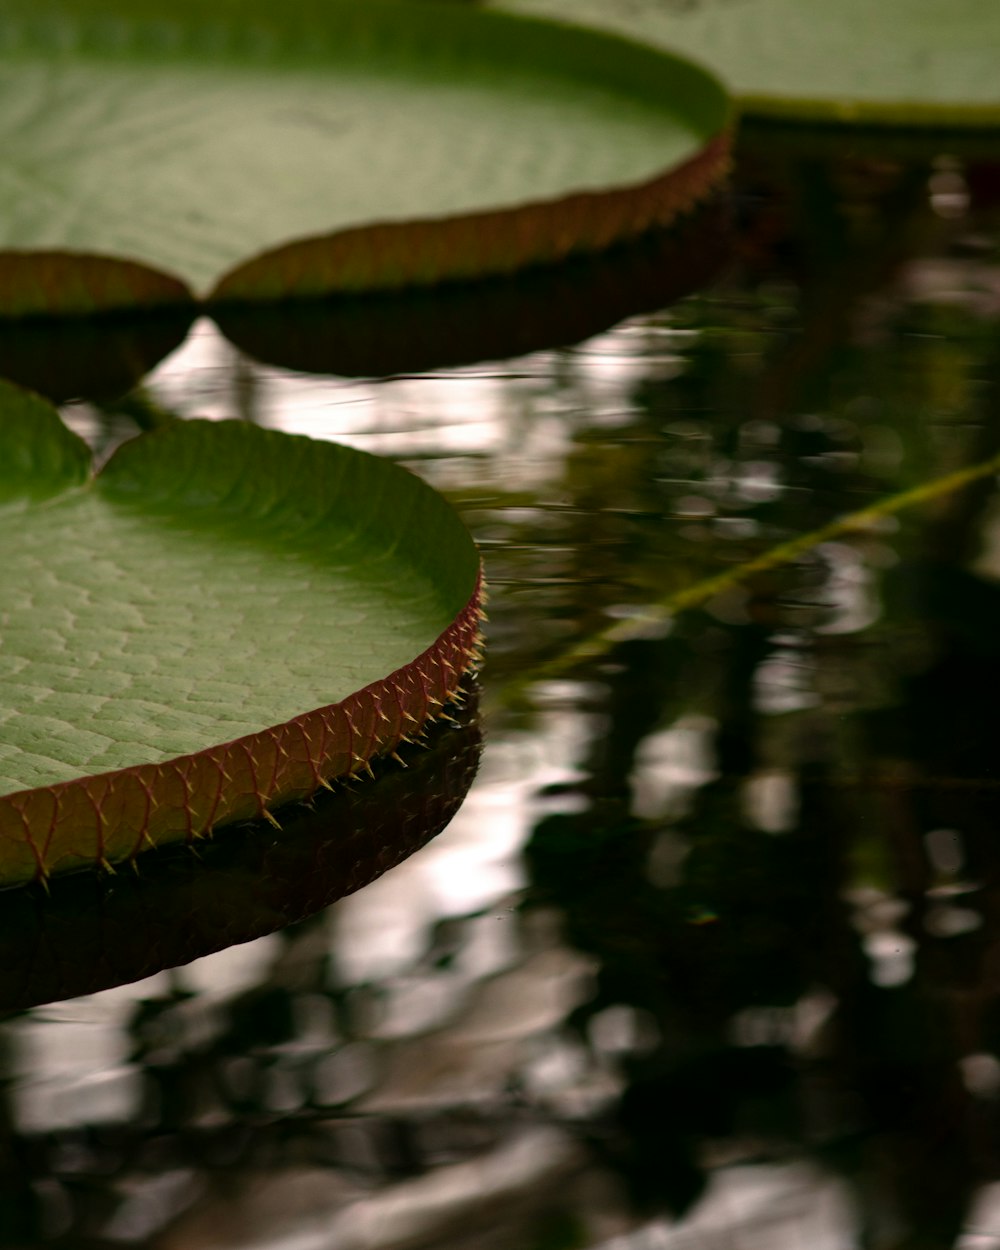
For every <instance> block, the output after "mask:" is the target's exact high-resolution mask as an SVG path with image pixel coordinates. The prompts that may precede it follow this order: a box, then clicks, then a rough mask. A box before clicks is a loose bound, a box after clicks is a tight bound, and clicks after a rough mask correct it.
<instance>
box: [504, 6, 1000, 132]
mask: <svg viewBox="0 0 1000 1250" xmlns="http://www.w3.org/2000/svg"><path fill="white" fill-rule="evenodd" d="M503 7H504V8H506V9H509V10H513V11H516V12H520V13H536V14H541V15H544V16H546V17H555V18H560V19H564V20H566V21H573V22H579V23H581V24H587V25H593V26H595V27H598V28H601V29H604V30H608V31H616V32H618V33H622V34H627V35H631V36H635V37H638V38H640V39H645V40H647V41H648V42H649V43H650V44H652V45H655V46H657V47H663V48H668V49H671V50H674V51H676V52H680V53H683V54H685V55H687V56H691V57H694V58H695V59H697V60H699V61H701V62H702V63H703V64H704V65H706V66H710V67H711V68H712V69H713V70H714V71H715V72H716V73H717V74H719V76H720V77H721V78H722V79H723V81H724V82H726V83H727V84H728V86H729V87H730V88H731V90H732V91H733V93H734V94H735V96H736V97H737V100H738V102H739V104H740V105H741V107H742V109H743V111H744V112H745V113H747V114H752V115H759V116H767V117H785V118H794V119H802V120H817V121H818V120H822V121H832V122H851V123H853V122H863V123H877V124H885V125H891V126H996V125H998V124H1000V76H998V75H997V49H998V48H1000V6H998V5H996V4H992V3H990V2H989V0H986V2H985V3H984V0H879V3H877V4H872V3H870V0H503Z"/></svg>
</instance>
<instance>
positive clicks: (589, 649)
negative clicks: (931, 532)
mask: <svg viewBox="0 0 1000 1250" xmlns="http://www.w3.org/2000/svg"><path fill="white" fill-rule="evenodd" d="M998 472H1000V454H998V455H995V456H991V457H990V458H989V459H988V460H983V461H981V462H980V463H979V464H974V465H970V466H969V467H968V468H965V469H958V470H956V471H955V472H954V473H946V474H945V475H944V476H943V477H937V478H933V479H932V480H931V481H929V482H922V483H921V484H920V485H919V486H912V487H910V488H909V489H908V490H903V491H899V492H898V493H897V494H895V495H889V496H887V497H886V498H885V499H880V500H879V501H878V503H874V504H870V505H869V506H868V507H866V508H859V509H858V510H857V511H856V512H848V513H846V514H845V515H844V516H841V517H838V518H837V519H836V520H834V521H830V522H829V523H828V524H826V525H821V526H820V527H819V528H818V529H814V530H810V531H809V533H807V534H800V535H799V536H798V537H797V538H792V539H789V540H788V541H787V542H783V543H779V544H778V545H777V546H775V547H772V548H771V549H770V550H769V551H765V552H762V553H761V554H760V555H759V556H754V558H753V559H751V560H747V561H745V562H744V563H743V564H740V565H737V566H736V567H735V568H732V569H727V570H726V572H724V573H716V574H714V575H713V576H711V577H706V578H703V579H702V580H701V581H698V582H694V583H693V584H692V585H690V586H685V587H683V588H682V589H680V590H676V591H673V592H671V593H670V594H669V595H666V596H665V597H664V598H663V599H660V600H658V601H656V602H654V603H650V604H647V605H645V606H643V607H641V608H639V609H638V610H637V611H635V612H634V613H631V614H630V615H629V616H628V617H627V618H626V619H625V620H616V621H615V622H614V623H613V624H611V625H608V626H607V627H606V628H604V629H601V630H598V631H597V632H596V633H593V634H591V635H589V636H588V637H586V638H583V639H581V640H580V641H579V642H578V643H576V644H575V645H574V646H572V647H569V648H568V649H567V650H565V651H564V652H562V653H561V654H560V655H557V656H554V657H553V658H552V659H550V660H547V661H545V662H544V663H543V664H540V665H538V666H537V667H536V668H534V669H533V670H532V671H531V672H529V673H527V674H525V675H524V677H522V678H521V679H519V680H518V681H516V682H513V683H512V684H511V685H510V686H509V687H508V688H507V689H506V690H505V691H504V700H505V702H510V701H513V700H515V699H516V698H517V697H518V696H519V695H520V694H521V693H522V692H523V691H524V690H525V689H527V688H528V687H530V686H532V685H534V684H535V683H536V682H540V681H548V680H550V679H553V678H556V677H561V676H563V675H564V674H566V673H568V672H570V671H572V670H573V669H575V668H576V667H577V666H578V665H580V664H582V663H584V662H586V661H589V660H595V659H598V658H600V657H601V656H603V655H606V654H607V653H608V652H609V651H610V650H611V648H612V647H614V646H616V645H617V644H619V643H622V642H628V641H630V640H633V639H636V638H643V637H648V636H649V635H650V633H651V632H655V633H661V632H662V631H663V629H664V627H665V626H666V625H668V624H669V622H670V621H671V620H673V618H674V617H676V616H678V615H679V614H680V613H681V612H684V611H686V610H687V609H688V608H696V607H699V606H701V605H702V604H704V603H707V602H708V601H709V600H710V599H713V598H715V596H716V595H718V594H721V593H722V592H723V591H725V590H729V589H730V588H731V587H733V586H738V585H740V584H741V583H743V582H746V581H748V580H749V579H750V578H751V577H753V576H754V575H755V574H757V573H766V572H768V571H769V570H770V569H775V568H779V567H781V566H783V565H786V564H791V563H792V562H793V561H794V560H797V559H798V558H799V557H800V556H803V555H805V554H806V553H807V552H809V551H813V550H815V548H816V547H819V546H821V545H822V544H823V543H825V542H829V541H831V540H832V539H834V538H840V537H841V536H842V535H844V534H852V533H857V532H860V531H864V530H867V529H870V528H871V527H872V526H873V525H875V524H876V523H877V522H878V521H880V520H883V519H884V518H885V517H889V516H895V515H896V513H898V512H902V511H904V510H905V509H906V508H912V507H915V506H916V505H918V504H922V503H928V502H930V501H931V500H933V499H939V498H941V497H942V496H944V495H948V494H951V493H952V492H954V491H956V490H960V489H961V488H962V487H963V486H967V485H969V484H970V483H972V482H977V481H980V480H982V479H983V478H986V477H989V476H990V475H991V474H994V473H998Z"/></svg>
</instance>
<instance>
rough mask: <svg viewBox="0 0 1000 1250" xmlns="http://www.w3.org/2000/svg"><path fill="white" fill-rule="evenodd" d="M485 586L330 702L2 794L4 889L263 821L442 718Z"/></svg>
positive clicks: (475, 644) (478, 623)
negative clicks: (182, 748) (412, 654)
mask: <svg viewBox="0 0 1000 1250" xmlns="http://www.w3.org/2000/svg"><path fill="white" fill-rule="evenodd" d="M484 602H485V583H484V578H483V570H482V567H481V566H480V570H479V574H478V577H477V581H476V586H475V590H474V591H473V593H472V595H471V597H470V599H469V600H468V602H467V603H466V605H465V607H464V608H463V609H462V610H461V612H459V614H458V615H457V616H456V617H455V619H454V621H453V622H452V623H451V624H450V625H449V626H448V627H447V629H445V630H444V631H443V632H442V633H441V634H440V635H439V636H438V638H437V639H436V640H435V641H434V642H433V643H432V644H431V645H430V646H429V647H427V648H426V649H425V650H424V651H423V652H421V654H420V655H418V656H417V657H416V658H415V659H414V660H412V661H410V662H409V663H408V664H405V665H403V666H402V667H401V668H398V669H396V670H395V671H394V672H392V673H390V674H389V675H388V676H387V677H384V678H382V679H380V680H379V681H376V682H372V683H371V684H369V685H367V686H365V687H363V688H362V689H361V690H358V691H355V692H354V693H353V694H350V695H348V696H347V698H345V699H343V700H341V701H340V702H338V703H333V704H329V705H327V706H325V707H321V708H317V709H315V710H314V711H310V712H306V713H303V714H302V715H300V716H296V717H293V718H292V719H291V720H289V721H286V722H284V723H283V724H280V725H274V726H271V727H269V728H267V729H264V730H261V731H259V732H257V733H254V734H248V735H246V736H244V737H240V738H236V739H234V740H233V741H231V742H226V743H222V744H220V745H218V746H214V747H210V748H207V749H205V750H202V751H198V752H195V753H193V754H190V755H181V756H177V757H175V758H174V759H170V760H165V761H163V762H161V763H158V764H136V765H133V766H131V767H129V768H123V769H116V770H114V771H112V772H105V773H95V774H92V775H90V776H87V777H79V778H74V779H73V780H71V781H64V782H58V783H56V784H54V785H50V786H39V787H36V788H34V789H30V790H18V791H15V792H13V793H11V794H7V795H3V796H0V884H2V885H16V884H22V883H25V882H28V881H39V882H42V883H43V884H44V882H45V881H46V880H47V879H48V878H49V876H51V875H52V874H54V873H64V872H69V871H73V870H75V869H80V868H94V867H98V868H102V869H105V870H107V871H114V866H115V865H116V864H122V863H125V864H130V863H131V864H134V862H135V860H136V859H137V857H138V856H139V855H140V854H142V853H143V852H145V851H147V850H150V849H153V848H155V847H157V846H161V845H164V844H167V843H173V842H187V843H189V844H190V843H194V842H197V841H198V840H199V839H202V838H205V837H209V836H211V834H212V833H213V831H214V830H215V829H217V828H220V827H222V826H224V825H229V824H232V823H234V822H238V821H243V820H255V819H261V818H263V819H265V820H268V821H270V822H271V823H273V824H274V825H275V828H276V829H278V828H280V826H278V823H277V821H276V820H275V819H274V816H273V814H272V812H273V809H275V808H278V807H280V806H281V805H282V804H285V803H290V802H296V801H299V800H302V799H307V798H309V797H310V796H311V795H313V794H315V793H316V792H317V791H318V790H321V789H328V788H330V786H331V783H333V782H336V781H338V780H343V781H348V780H351V779H353V778H356V777H358V775H359V774H361V773H365V772H367V773H370V772H371V760H372V759H373V758H375V757H376V756H385V755H391V754H392V753H393V752H394V750H395V748H396V747H397V746H398V745H399V744H400V743H401V742H409V741H413V740H416V739H419V736H420V734H421V732H422V730H423V728H424V727H425V726H426V725H427V724H428V723H429V722H431V721H432V720H434V719H437V718H438V717H441V716H447V715H448V713H447V705H448V704H449V703H451V702H454V701H455V700H456V699H457V698H458V697H459V686H460V684H461V681H462V678H463V677H464V676H465V675H466V674H467V673H469V672H471V671H473V670H474V669H476V668H477V667H478V666H479V664H480V662H481V660H482V648H483V635H482V622H483V620H484V619H485V613H484V610H483V609H484Z"/></svg>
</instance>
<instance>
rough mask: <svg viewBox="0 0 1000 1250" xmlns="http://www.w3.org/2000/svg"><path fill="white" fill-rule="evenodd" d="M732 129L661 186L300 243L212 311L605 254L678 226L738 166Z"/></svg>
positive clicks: (220, 297) (240, 280)
mask: <svg viewBox="0 0 1000 1250" xmlns="http://www.w3.org/2000/svg"><path fill="white" fill-rule="evenodd" d="M732 141H733V135H732V130H731V129H729V128H726V129H723V130H721V131H720V132H719V133H718V134H716V135H715V136H714V137H713V138H712V139H710V140H708V142H707V143H706V144H704V146H703V147H701V148H700V149H699V150H698V151H697V152H696V153H695V154H694V155H693V156H691V157H688V159H687V160H685V161H683V162H681V163H680V164H679V165H675V166H672V167H671V168H670V169H667V170H666V171H664V172H663V173H661V174H658V175H657V176H656V177H655V178H653V179H651V180H648V181H645V182H642V183H636V184H632V185H629V186H624V187H609V188H603V189H599V190H593V191H579V192H574V193H572V194H569V195H565V196H561V197H559V198H557V199H552V200H539V201H536V202H529V203H525V204H522V205H518V206H515V207H513V208H504V209H496V210H490V211H486V212H479V213H465V214H461V215H458V216H451V217H438V218H415V219H412V220H410V221H390V222H376V223H372V224H369V225H365V226H358V227H354V228H351V229H347V230H340V231H337V232H336V233H334V234H328V235H315V236H312V237H310V238H306V239H297V240H293V241H292V242H291V243H288V244H285V245H283V246H281V247H278V248H271V249H269V250H267V251H266V252H262V253H260V254H259V255H257V256H255V257H252V258H251V259H250V260H247V261H244V262H242V263H241V264H240V265H238V266H236V267H235V268H233V269H231V270H230V271H229V272H228V273H226V274H224V275H223V276H222V277H221V278H220V279H219V281H218V282H217V283H216V285H215V287H214V289H213V290H212V291H211V292H210V293H209V295H208V296H207V298H206V303H207V305H208V307H209V311H210V310H211V307H212V306H213V305H218V304H226V303H234V302H238V303H246V302H248V301H251V300H281V299H295V298H313V297H316V296H319V295H332V294H338V293H343V294H354V293H360V292H364V291H371V292H376V291H393V290H405V289H407V288H413V287H426V286H437V285H439V284H443V283H449V282H466V281H469V280H475V279H479V278H489V277H498V276H500V275H503V274H511V273H515V272H518V271H521V270H530V269H533V268H539V267H542V266H545V265H556V264H559V263H560V262H561V261H564V260H566V259H568V258H569V257H571V256H579V255H586V254H593V253H597V252H601V251H604V250H605V249H607V248H609V247H612V246H614V245H615V244H618V243H625V242H628V241H629V240H632V239H637V238H639V237H641V236H642V235H644V234H648V233H650V232H652V231H654V230H658V229H664V228H666V227H668V226H670V225H673V224H674V223H675V222H676V221H677V220H678V219H679V218H680V217H682V216H683V215H684V214H685V213H688V212H691V211H692V210H693V209H694V208H696V207H697V206H698V205H699V204H700V203H701V202H702V201H703V200H705V199H707V198H708V197H709V195H710V193H711V192H712V191H713V190H714V188H715V187H716V186H717V185H718V184H719V183H720V182H721V181H722V180H723V178H724V177H725V176H726V175H727V173H728V172H729V170H730V168H731V164H732V155H731V153H732Z"/></svg>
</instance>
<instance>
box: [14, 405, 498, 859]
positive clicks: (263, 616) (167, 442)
mask: <svg viewBox="0 0 1000 1250" xmlns="http://www.w3.org/2000/svg"><path fill="white" fill-rule="evenodd" d="M0 511H2V514H3V521H4V524H3V529H2V537H0V559H2V562H3V566H4V580H5V587H4V596H3V630H2V634H0V690H2V691H3V697H2V703H0V880H3V881H7V882H10V881H18V880H25V879H27V878H31V877H45V876H47V875H48V874H49V873H51V872H55V871H60V870H63V869H68V868H74V867H79V866H81V865H88V864H90V865H93V864H102V863H113V862H115V861H118V860H123V859H131V858H134V857H135V856H136V855H137V854H138V853H139V852H140V851H141V850H143V849H144V848H145V847H148V846H153V845H156V844H159V843H161V842H165V841H171V840H178V839H186V840H191V839H193V838H197V837H199V836H202V835H204V834H206V833H209V832H210V831H211V830H212V829H214V828H215V827H216V826H218V825H223V824H225V823H227V822H229V821H233V820H243V819H250V818H253V817H266V816H267V815H268V814H269V813H270V812H271V809H272V808H273V806H274V805H275V804H278V803H283V802H286V801H292V800H296V799H300V798H302V797H305V796H307V795H309V794H310V793H313V792H315V791H316V790H317V788H319V787H321V786H322V785H324V784H325V783H327V782H328V781H329V780H330V779H331V778H333V777H337V776H344V775H353V774H355V773H357V772H358V771H359V770H360V769H362V768H364V767H365V765H366V763H367V762H368V761H369V760H370V758H371V757H372V756H374V755H378V754H384V753H386V752H391V751H392V750H393V749H394V747H395V746H396V745H397V744H398V743H399V742H400V740H401V739H402V738H404V737H405V736H408V735H409V734H410V733H411V732H413V731H416V730H419V729H420V727H421V726H422V724H423V723H424V722H425V721H426V720H427V719H428V718H429V717H431V716H433V715H434V714H435V712H436V711H437V710H438V709H440V707H441V706H442V704H443V703H444V702H445V701H446V700H448V699H449V698H450V697H451V695H452V694H453V692H454V691H455V689H456V687H457V684H458V682H459V680H460V678H461V676H462V673H463V672H464V671H465V670H467V669H468V668H469V666H470V665H471V664H472V663H473V662H474V660H475V657H476V654H477V648H478V622H479V615H480V607H479V604H480V567H479V557H478V554H477V552H476V549H475V546H474V544H473V542H472V539H471V538H470V536H469V535H468V532H467V531H466V530H465V528H464V527H463V526H462V524H461V522H460V521H459V519H458V517H457V516H456V514H455V513H454V512H453V511H452V509H451V508H450V506H449V505H448V504H447V503H446V502H445V501H444V500H443V499H442V498H441V497H440V496H439V495H438V494H437V493H436V492H434V491H433V490H431V488H430V487H428V486H427V485H425V484H424V483H423V482H421V481H420V480H419V479H418V478H416V477H414V476H413V475H412V474H410V473H408V472H406V471H405V470H403V469H401V468H399V467H397V466H394V465H392V464H391V463H388V462H386V461H383V460H380V459H379V458H377V457H374V456H369V455H366V454H364V453H362V452H357V451H354V450H351V449H349V448H345V447H338V446H335V445H333V444H329V443H317V442H313V441H312V440H309V439H305V438H301V437H296V436H292V435H285V434H281V433H278V432H274V431H265V430H261V429H258V428H255V427H252V426H248V425H246V424H243V423H241V422H236V421H232V422H229V421H227V422H208V421H193V422H177V423H176V424H172V425H169V426H167V427H165V428H164V429H162V430H158V431H156V432H154V433H151V434H144V435H142V436H140V437H139V438H136V439H134V440H133V441H132V442H129V443H126V444H125V445H123V446H122V447H121V448H120V449H119V450H118V451H117V452H116V453H115V455H114V456H112V458H111V459H110V460H109V461H108V463H107V464H105V465H104V466H103V468H102V469H101V470H100V471H99V472H97V473H96V474H95V473H94V472H93V471H92V468H91V464H90V453H89V451H88V449H87V447H86V446H85V444H84V443H83V442H81V441H80V440H79V439H77V438H76V436H75V435H73V434H71V433H70V432H69V431H68V430H67V429H66V428H65V427H64V426H63V425H62V423H61V422H60V421H59V419H58V416H57V415H56V413H55V412H54V411H53V410H52V409H50V408H49V407H48V405H46V404H45V403H44V402H43V401H42V400H40V399H37V398H36V397H34V396H31V395H29V394H27V393H25V392H21V391H18V390H17V389H16V388H14V387H12V386H9V385H8V384H2V385H0Z"/></svg>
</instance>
